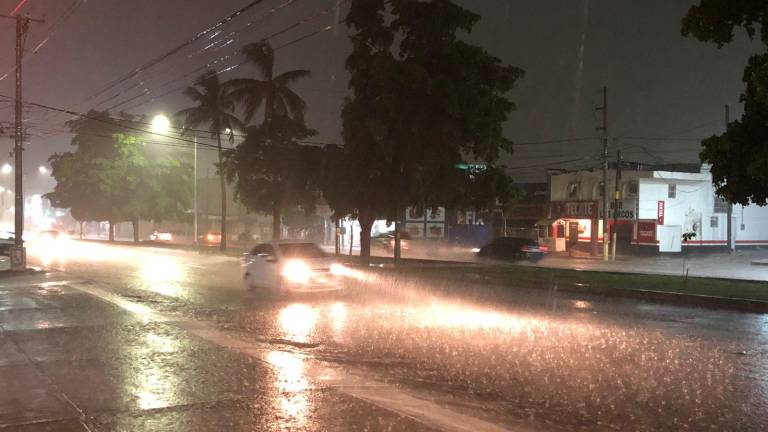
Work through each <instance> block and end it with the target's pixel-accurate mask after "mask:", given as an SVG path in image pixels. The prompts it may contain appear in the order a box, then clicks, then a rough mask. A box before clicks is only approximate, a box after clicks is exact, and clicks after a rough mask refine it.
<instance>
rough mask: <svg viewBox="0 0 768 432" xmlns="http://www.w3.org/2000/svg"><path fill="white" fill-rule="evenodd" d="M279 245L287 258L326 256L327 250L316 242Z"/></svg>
mask: <svg viewBox="0 0 768 432" xmlns="http://www.w3.org/2000/svg"><path fill="white" fill-rule="evenodd" d="M278 247H279V248H280V252H281V253H282V255H283V256H284V257H286V258H309V259H312V258H325V252H323V250H322V249H320V248H319V247H317V245H316V244H314V243H284V244H281V245H279V246H278Z"/></svg>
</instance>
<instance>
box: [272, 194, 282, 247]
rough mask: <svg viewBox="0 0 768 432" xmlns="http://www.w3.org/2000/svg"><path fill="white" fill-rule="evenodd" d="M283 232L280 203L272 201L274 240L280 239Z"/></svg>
mask: <svg viewBox="0 0 768 432" xmlns="http://www.w3.org/2000/svg"><path fill="white" fill-rule="evenodd" d="M282 234H283V224H282V219H281V217H280V203H279V202H277V201H275V202H274V203H272V240H274V241H278V240H280V237H282Z"/></svg>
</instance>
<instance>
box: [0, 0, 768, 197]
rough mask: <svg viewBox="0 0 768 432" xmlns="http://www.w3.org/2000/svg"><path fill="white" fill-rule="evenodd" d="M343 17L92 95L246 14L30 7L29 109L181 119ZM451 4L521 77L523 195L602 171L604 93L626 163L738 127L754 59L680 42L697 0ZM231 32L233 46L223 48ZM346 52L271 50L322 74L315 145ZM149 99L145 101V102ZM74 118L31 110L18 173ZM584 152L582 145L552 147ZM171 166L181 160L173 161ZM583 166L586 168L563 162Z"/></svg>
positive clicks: (681, 157) (335, 116) (731, 49)
mask: <svg viewBox="0 0 768 432" xmlns="http://www.w3.org/2000/svg"><path fill="white" fill-rule="evenodd" d="M18 2H19V0H0V11H1V12H2V13H5V14H7V13H10V12H11V11H12V10H13V9H14V7H15V6H16V5H17V4H18ZM348 2H349V0H326V1H321V0H295V1H291V0H264V1H263V2H262V3H261V4H260V5H258V6H257V7H255V8H253V9H251V10H249V11H248V12H247V13H245V14H243V15H242V16H240V17H238V18H237V19H235V20H233V21H232V22H230V23H229V24H227V25H226V26H223V27H222V28H221V33H220V34H218V35H217V36H216V37H214V38H212V39H211V38H203V39H201V40H199V41H198V42H196V43H195V44H193V45H192V46H190V47H189V48H186V49H184V50H182V51H181V52H179V53H178V54H176V55H174V56H172V57H170V58H168V59H167V60H164V61H162V62H160V63H158V64H157V65H156V66H154V67H152V68H150V69H148V70H147V71H145V72H142V73H141V74H139V75H138V76H137V77H135V78H133V79H129V80H127V81H125V82H122V83H121V84H120V85H118V86H116V87H114V88H111V89H109V90H108V91H105V92H103V93H102V94H100V95H98V96H96V92H97V90H99V89H102V88H103V87H104V86H105V85H106V84H108V83H110V82H111V81H113V80H115V79H116V78H119V77H121V76H124V75H125V74H127V73H128V72H129V71H131V70H132V69H134V68H136V67H137V66H139V65H141V64H143V63H145V62H147V61H148V60H150V59H152V58H154V57H157V56H158V55H160V54H162V53H164V52H166V51H168V50H170V49H171V48H173V47H175V46H177V45H178V44H180V43H182V42H184V41H187V40H189V39H191V38H192V37H193V36H194V35H195V34H196V33H198V32H199V31H201V30H203V29H205V28H206V27H208V26H209V25H211V24H213V23H214V22H216V21H218V20H219V19H220V18H222V17H224V16H226V15H228V14H229V13H230V12H232V11H234V10H236V9H238V8H239V7H241V6H243V5H245V4H247V3H249V1H248V0H217V1H208V0H131V1H125V0H86V1H82V0H27V2H26V3H25V4H24V5H23V7H22V11H23V12H25V13H29V14H31V15H32V16H33V17H42V16H44V17H45V19H46V23H45V24H33V25H32V28H31V30H30V32H29V34H28V37H27V41H26V48H27V58H26V61H25V63H24V84H25V85H24V98H25V100H28V101H33V102H39V103H43V104H49V105H53V106H56V107H62V108H68V109H72V110H76V111H79V112H85V111H87V110H88V109H91V108H96V109H101V110H103V109H107V108H112V109H113V110H114V111H119V110H121V109H122V110H126V111H128V112H131V113H145V114H150V115H151V114H155V113H160V112H163V113H166V114H173V113H174V112H176V111H177V110H179V109H181V108H184V107H186V106H185V104H186V101H185V100H184V98H183V96H181V95H180V92H179V91H178V90H177V89H180V88H182V87H183V86H184V85H186V84H189V83H191V82H192V81H193V80H194V78H195V77H196V76H197V75H199V72H201V71H202V70H201V71H199V72H195V69H198V68H202V67H203V66H204V65H205V64H206V63H208V62H210V61H213V60H214V59H218V58H222V57H224V60H223V61H220V62H218V63H217V64H216V66H215V68H216V69H217V70H222V69H225V68H228V67H231V66H234V65H237V64H239V63H241V62H242V57H239V56H231V57H230V55H231V54H233V53H234V52H235V51H236V49H237V48H238V47H240V46H242V45H244V44H246V43H249V42H254V41H258V40H261V39H263V38H265V37H268V36H269V35H271V34H273V33H276V32H278V31H283V30H286V29H287V30H286V31H283V32H282V33H281V34H280V35H278V36H276V37H273V38H271V39H270V41H271V43H272V44H273V46H276V47H279V46H281V45H284V44H287V43H291V42H294V41H296V40H297V39H299V38H301V37H302V36H304V35H307V34H309V33H312V32H315V31H317V30H320V29H323V28H325V27H326V26H329V25H333V24H334V23H335V22H337V21H338V20H339V19H340V18H343V17H344V16H345V14H346V11H347V8H348V5H349V3H348ZM458 3H460V4H462V5H463V6H465V7H467V8H469V9H471V10H473V11H475V12H477V13H478V14H480V15H482V17H483V18H482V20H481V21H480V23H479V24H478V25H477V27H476V29H475V31H474V32H473V33H472V34H471V35H468V36H466V37H467V38H468V39H469V40H472V41H474V42H475V43H478V44H480V45H482V46H484V47H485V48H487V49H488V50H489V51H490V52H491V53H493V54H494V55H496V56H498V57H500V58H502V59H503V60H504V61H505V62H507V63H509V64H513V65H516V66H519V67H522V68H523V69H525V71H526V76H525V78H524V79H523V80H521V81H520V82H519V85H518V87H517V88H516V89H515V90H514V91H513V92H512V93H511V94H510V97H511V98H512V99H513V100H514V101H515V103H516V104H517V106H518V110H517V111H516V112H515V113H513V114H512V117H511V119H510V121H509V122H508V124H507V127H506V131H507V135H508V137H509V138H511V139H512V140H514V141H515V142H516V143H518V144H519V145H518V147H517V148H516V151H515V154H514V155H513V156H511V157H509V158H505V161H504V162H505V163H506V165H508V166H510V167H523V168H522V169H517V170H514V171H513V172H512V174H513V175H514V176H515V177H516V179H517V180H518V181H533V180H543V179H544V178H545V177H544V172H545V171H544V170H545V168H547V167H552V168H572V167H588V166H595V165H596V164H597V160H596V159H594V157H595V156H596V155H597V154H599V152H600V144H599V142H598V141H597V140H596V139H589V138H591V137H596V136H597V132H596V131H595V128H596V127H597V126H599V113H596V112H595V111H594V107H595V106H597V105H600V104H601V97H602V96H601V91H602V87H603V86H604V85H605V86H607V87H608V92H609V102H608V103H609V132H610V136H611V137H612V142H611V145H612V150H611V152H612V153H614V152H615V150H616V149H619V148H621V149H623V150H624V152H625V154H626V156H627V158H629V159H634V160H645V161H657V162H694V161H697V154H698V146H699V143H698V142H697V141H696V139H698V138H701V137H705V136H708V135H711V134H713V133H719V132H721V131H722V129H723V123H724V114H723V110H724V108H723V106H724V105H725V104H731V105H732V107H733V108H732V113H733V114H732V115H733V116H734V117H735V116H737V115H738V114H739V113H740V107H739V106H738V100H739V94H740V93H741V91H742V88H743V85H742V83H741V74H742V70H743V67H744V65H745V63H746V60H747V58H748V56H749V54H750V53H752V52H754V51H756V49H757V45H756V44H753V43H750V42H749V41H747V40H745V38H743V37H740V38H739V40H738V41H737V42H736V43H734V44H732V45H730V46H727V47H725V48H723V49H720V50H718V49H717V48H716V47H714V46H712V45H708V44H704V43H700V42H698V41H695V40H691V39H686V38H683V37H682V36H681V35H680V31H679V27H680V19H681V18H682V16H683V15H684V14H685V11H686V10H687V8H688V7H689V6H690V5H691V4H693V3H694V1H686V0H675V1H669V0H645V1H642V2H639V1H636V0H540V1H535V2H534V1H522V0H521V1H513V0H474V1H467V0H463V1H459V2H458ZM281 5H282V6H283V7H280V6H281ZM248 23H251V24H250V25H248ZM231 32H236V33H235V34H234V36H233V37H228V36H227V35H228V34H229V33H231ZM0 35H1V36H2V38H0V40H1V41H2V45H0V69H1V71H0V76H2V74H3V73H5V72H6V71H8V70H10V68H11V67H12V65H13V52H14V23H13V21H12V20H1V21H0ZM230 39H233V40H232V41H231V42H230V43H228V44H225V45H224V46H221V45H223V44H224V43H226V42H227V41H229V40H230ZM41 41H46V42H45V43H44V44H43V45H42V46H41V47H40V49H39V50H38V52H37V53H36V54H33V53H32V52H31V50H32V49H33V48H35V47H36V46H37V45H38V44H39V43H40V42H41ZM582 42H583V44H582ZM212 43H213V44H214V45H212V46H210V47H208V48H207V49H206V47H207V46H208V45H210V44H212ZM349 49H350V45H349V44H348V42H347V31H346V28H345V27H344V26H343V25H340V26H337V27H334V28H330V29H327V30H325V31H322V32H320V33H319V34H316V35H313V36H311V37H308V38H307V39H304V40H301V41H296V42H295V43H292V44H290V45H288V46H286V47H284V48H281V49H278V50H277V62H276V72H277V73H279V72H281V71H284V70H288V69H297V68H301V69H310V70H311V71H312V72H313V77H312V79H310V80H307V81H304V82H301V83H300V84H298V85H297V86H296V87H295V88H296V90H297V92H298V93H299V94H300V95H302V96H303V97H304V98H305V100H306V101H307V103H308V106H309V111H308V115H307V119H308V123H309V126H311V127H313V128H315V129H317V130H318V131H319V132H320V133H319V135H318V136H317V137H315V138H314V140H315V141H320V142H340V139H341V138H340V119H339V112H340V105H341V102H342V100H343V97H344V96H345V94H346V80H347V76H346V73H345V72H344V70H343V63H344V58H345V57H346V55H347V54H348V52H349ZM580 53H583V54H581V55H580ZM580 59H581V61H580ZM252 73H253V70H252V69H250V67H249V66H240V67H236V68H234V69H232V70H230V71H228V72H225V73H222V75H221V78H222V79H229V78H232V77H236V76H248V75H250V74H252ZM13 91H14V80H13V74H10V75H9V76H8V77H7V78H5V79H3V80H1V81H0V94H3V95H8V96H12V95H13ZM143 91H149V92H150V93H149V94H146V95H142V92H143ZM165 93H167V94H165ZM163 94H165V95H163ZM159 95H163V96H159ZM137 96H138V97H137ZM153 97H155V98H156V99H153ZM69 118H70V117H69V116H68V115H62V114H57V113H52V112H47V111H45V110H39V109H35V108H30V109H27V110H26V112H25V125H26V127H27V128H28V131H29V134H30V137H29V144H28V148H27V151H26V152H25V157H26V162H25V165H26V167H27V169H29V172H30V173H31V172H32V170H35V169H36V167H37V166H38V165H40V164H42V163H45V161H46V159H47V158H48V156H49V155H50V154H51V153H53V152H56V151H65V150H67V149H68V147H69V140H70V136H69V135H68V134H67V133H66V129H65V128H64V126H63V123H64V122H65V121H66V120H68V119H69ZM12 120H13V110H12V104H8V103H6V102H0V122H4V124H5V122H11V121H12ZM6 134H7V131H6ZM576 138H585V139H584V140H580V141H567V142H552V141H563V140H572V139H576ZM613 138H615V139H616V140H615V141H614V140H613ZM541 142H544V143H541ZM11 145H12V139H8V138H4V139H3V144H2V146H3V147H2V148H0V163H2V161H4V160H7V159H8V156H7V152H6V151H5V150H7V149H10V146H11ZM164 151H179V152H183V150H179V149H174V148H171V147H168V148H166V149H164ZM203 153H205V154H207V155H208V156H213V155H212V154H211V153H212V152H203ZM577 158H592V159H583V160H581V161H577V162H570V163H563V161H570V160H573V159H577ZM211 159H212V158H211ZM201 172H205V170H202V171H201ZM30 176H31V177H35V178H32V179H30V180H29V183H28V184H29V188H28V192H30V193H32V192H46V191H48V190H50V189H51V188H52V186H53V183H52V180H50V179H45V178H40V176H34V175H32V174H30Z"/></svg>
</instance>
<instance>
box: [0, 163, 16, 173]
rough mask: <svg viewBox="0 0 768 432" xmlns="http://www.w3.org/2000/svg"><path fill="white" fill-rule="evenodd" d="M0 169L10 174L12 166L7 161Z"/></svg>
mask: <svg viewBox="0 0 768 432" xmlns="http://www.w3.org/2000/svg"><path fill="white" fill-rule="evenodd" d="M0 171H2V173H3V174H10V173H11V171H13V167H12V166H11V164H9V163H8V162H6V163H4V164H3V167H2V168H0Z"/></svg>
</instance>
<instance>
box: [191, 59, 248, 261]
mask: <svg viewBox="0 0 768 432" xmlns="http://www.w3.org/2000/svg"><path fill="white" fill-rule="evenodd" d="M198 87H199V88H200V89H198ZM201 90H202V91H201ZM184 95H186V96H187V97H188V98H190V99H192V101H193V102H194V103H196V104H197V106H194V107H191V108H187V109H183V110H181V111H179V112H178V113H176V116H177V117H180V118H181V119H182V125H183V128H184V129H185V130H189V129H194V128H196V127H198V126H199V125H207V127H208V130H209V131H210V132H211V137H215V138H216V141H217V143H218V150H219V152H218V153H219V167H218V169H219V178H220V180H221V243H220V244H219V247H220V248H221V250H222V251H223V250H225V249H226V248H227V184H226V180H225V178H224V173H223V172H222V170H223V166H224V165H223V152H222V147H221V134H222V133H224V134H226V135H228V136H229V140H230V142H231V141H233V140H234V130H235V129H239V130H243V129H244V125H243V123H242V122H241V121H240V120H239V119H238V118H237V117H235V116H234V114H232V113H233V112H234V110H235V101H234V100H233V98H232V95H231V94H230V93H229V92H228V91H227V88H226V87H225V86H223V85H222V84H221V82H220V81H219V77H218V75H217V74H216V72H215V71H212V70H210V71H208V72H206V73H204V74H203V75H201V76H200V77H199V78H197V80H196V81H195V84H194V85H193V86H190V87H187V88H186V89H184ZM195 181H197V179H195Z"/></svg>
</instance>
